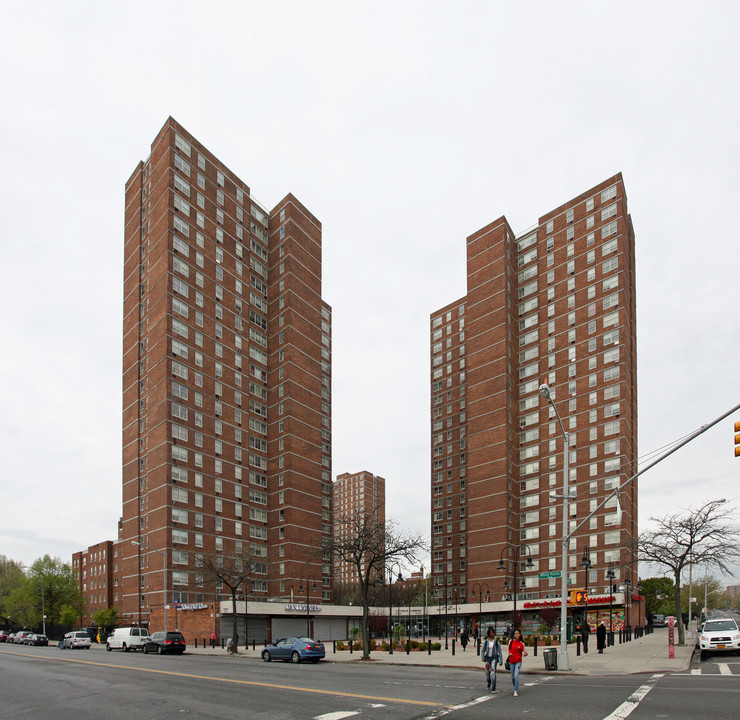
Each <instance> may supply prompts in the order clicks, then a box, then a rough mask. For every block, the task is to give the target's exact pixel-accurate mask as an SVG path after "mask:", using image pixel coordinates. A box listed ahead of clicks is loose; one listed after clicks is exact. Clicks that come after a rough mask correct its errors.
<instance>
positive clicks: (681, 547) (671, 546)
mask: <svg viewBox="0 0 740 720" xmlns="http://www.w3.org/2000/svg"><path fill="white" fill-rule="evenodd" d="M726 503H727V501H726V500H724V499H722V500H710V501H709V502H706V503H704V504H703V505H701V506H699V507H697V508H687V509H686V510H685V511H683V512H677V513H673V514H671V515H666V516H665V517H662V518H654V517H651V518H650V520H651V521H652V522H655V523H657V527H656V528H655V529H654V530H646V531H645V532H642V533H640V536H639V538H638V554H639V559H640V561H641V562H646V563H650V564H652V565H658V566H663V567H665V568H668V569H669V570H670V571H671V572H672V573H673V581H674V585H675V588H674V597H675V606H676V617H677V618H678V621H679V622H678V643H679V645H684V644H685V643H686V639H685V634H684V625H683V622H682V616H681V571H682V570H683V569H684V568H685V567H686V566H687V565H688V564H689V563H692V564H695V565H703V566H704V567H706V568H716V569H717V570H719V571H720V572H721V573H730V572H731V570H730V566H731V565H732V563H733V562H734V561H736V560H737V559H738V558H740V531H739V530H738V529H737V528H736V527H734V526H733V525H731V524H729V523H728V519H729V518H730V517H732V516H733V515H734V513H735V508H732V507H727V506H726ZM689 620H690V618H689Z"/></svg>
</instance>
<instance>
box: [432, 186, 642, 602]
mask: <svg viewBox="0 0 740 720" xmlns="http://www.w3.org/2000/svg"><path fill="white" fill-rule="evenodd" d="M467 288H468V291H467V294H466V295H465V297H463V298H461V299H459V300H456V301H455V302H452V303H450V304H449V305H447V306H445V307H443V308H441V309H439V310H437V311H436V312H434V313H432V314H431V324H430V345H431V378H430V383H431V411H432V418H431V423H432V427H431V437H432V458H431V463H432V483H431V493H432V510H431V512H432V518H431V529H432V533H431V537H432V561H433V565H432V578H433V584H434V587H435V594H436V595H437V597H440V598H441V597H444V595H445V587H447V591H448V593H451V589H454V588H455V586H457V591H458V592H459V594H460V596H461V598H467V600H468V601H469V602H470V601H472V602H478V601H479V600H480V599H481V595H483V596H485V597H490V599H491V600H494V599H495V600H498V601H500V600H501V599H502V597H504V596H505V594H506V593H507V592H509V593H510V592H511V588H512V583H513V574H514V573H513V565H512V562H514V561H515V560H516V561H517V562H518V563H519V565H518V566H517V570H518V571H519V572H518V573H517V585H518V586H519V588H520V589H519V594H518V599H519V600H538V599H540V600H541V599H545V598H554V597H559V596H560V582H561V581H560V580H559V579H557V578H556V577H549V578H548V577H545V578H540V574H541V573H543V574H547V573H551V572H553V571H558V570H560V571H562V570H563V568H562V567H561V565H562V562H561V559H560V558H561V550H562V543H561V538H562V536H563V524H562V523H563V518H562V512H563V511H562V501H561V500H560V499H556V498H551V497H550V493H553V492H560V491H561V489H562V487H563V451H564V448H563V433H562V431H561V429H560V426H559V424H558V422H557V418H556V417H555V415H554V413H553V411H552V410H551V408H550V407H549V406H548V403H547V402H546V400H544V399H542V398H541V397H540V395H539V393H538V388H539V386H540V384H542V383H547V384H548V385H549V387H550V388H551V392H552V397H553V401H554V403H555V405H556V406H557V408H558V411H559V413H560V415H561V417H562V419H563V423H564V425H565V428H566V431H567V432H568V433H569V444H570V448H569V461H570V484H571V486H572V487H574V488H575V492H576V499H575V501H573V502H571V503H570V519H569V531H570V530H572V529H573V528H575V526H576V525H577V524H578V523H579V522H580V521H581V520H583V519H584V518H586V517H587V516H588V515H589V513H590V512H591V511H592V510H594V509H595V508H596V507H597V506H598V505H599V503H600V502H601V501H602V500H604V499H605V498H606V497H607V496H608V495H609V494H610V493H611V492H612V491H613V489H614V488H615V487H617V486H618V485H619V484H621V482H623V481H624V480H626V479H627V478H628V477H629V476H630V475H631V474H632V473H633V472H634V471H635V470H636V460H637V364H636V304H635V256H634V233H633V228H632V222H631V219H630V215H629V213H628V210H627V197H626V195H625V190H624V184H623V181H622V176H621V174H618V175H615V176H614V177H611V178H609V179H608V180H606V181H604V182H603V183H601V184H599V185H597V186H596V187H594V188H592V189H591V190H588V191H587V192H585V193H583V194H582V195H579V196H578V197H575V198H573V199H572V200H569V201H568V202H566V203H565V204H563V205H561V206H560V207H557V208H555V209H554V210H552V211H550V212H548V213H546V214H545V215H543V216H542V217H541V218H540V220H539V222H538V223H537V226H536V227H534V228H533V229H530V230H528V231H527V232H525V233H523V234H521V235H519V236H516V235H515V234H514V232H512V230H511V228H510V226H509V224H508V222H507V221H506V218H504V217H502V218H500V219H498V220H496V221H494V222H492V223H491V224H490V225H488V226H486V227H484V228H482V229H481V230H479V231H478V232H476V233H474V234H473V235H471V236H470V237H468V239H467ZM620 504H621V508H622V510H623V515H622V519H621V523H620V522H619V518H618V514H617V512H616V499H614V498H612V499H611V500H610V501H609V502H608V503H607V504H606V506H605V507H604V508H603V509H602V510H600V511H599V512H597V513H596V515H595V516H594V517H592V518H591V519H590V520H589V521H588V522H587V523H586V525H585V526H584V527H583V528H582V529H581V530H580V531H579V532H578V533H577V534H576V536H575V537H573V538H572V539H571V540H570V542H569V543H568V567H567V573H568V576H569V579H570V587H572V588H578V587H584V586H586V585H588V586H589V587H590V588H591V590H592V591H593V592H599V593H605V592H607V591H608V589H609V585H610V583H609V579H608V578H607V577H606V573H607V571H608V570H609V569H610V568H611V569H612V570H613V572H614V573H615V575H616V582H617V583H619V582H623V581H624V580H627V579H630V580H631V581H632V582H635V583H636V581H637V573H636V570H637V567H636V557H635V555H634V549H633V541H634V539H635V538H636V536H637V483H636V482H633V483H632V484H631V486H629V487H628V488H627V489H626V491H625V492H623V493H622V494H621V497H620ZM586 548H588V550H586ZM585 553H590V560H591V564H592V569H591V570H590V571H587V570H584V569H582V567H581V561H582V558H583V556H584V554H585ZM529 554H531V559H532V562H533V567H532V568H527V567H526V563H527V560H528V558H527V557H526V556H527V555H529ZM501 559H503V561H504V566H505V571H503V572H502V571H499V570H498V569H497V568H498V565H499V562H500V560H501ZM586 572H589V575H588V578H587V577H586ZM521 582H523V585H524V587H523V588H522V586H521V584H520V583H521ZM519 607H520V608H521V607H522V605H521V604H520V605H519Z"/></svg>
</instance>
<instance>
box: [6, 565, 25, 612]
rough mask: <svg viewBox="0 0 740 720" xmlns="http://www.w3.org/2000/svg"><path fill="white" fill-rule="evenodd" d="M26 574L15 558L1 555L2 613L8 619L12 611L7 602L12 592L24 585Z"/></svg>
mask: <svg viewBox="0 0 740 720" xmlns="http://www.w3.org/2000/svg"><path fill="white" fill-rule="evenodd" d="M25 579H26V574H25V573H24V572H23V567H22V566H21V564H20V563H18V562H16V561H15V560H11V559H10V558H8V557H6V556H5V555H0V615H2V616H3V617H4V618H5V619H7V617H8V615H12V613H11V612H10V611H9V610H7V608H6V603H7V600H8V597H9V596H10V594H11V593H12V592H13V591H14V590H16V589H17V588H19V587H21V585H23V582H24V581H25Z"/></svg>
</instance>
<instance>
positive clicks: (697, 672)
mask: <svg viewBox="0 0 740 720" xmlns="http://www.w3.org/2000/svg"><path fill="white" fill-rule="evenodd" d="M691 674H692V675H701V668H694V669H693V670H692V671H691Z"/></svg>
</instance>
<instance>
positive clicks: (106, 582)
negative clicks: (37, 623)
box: [72, 540, 119, 625]
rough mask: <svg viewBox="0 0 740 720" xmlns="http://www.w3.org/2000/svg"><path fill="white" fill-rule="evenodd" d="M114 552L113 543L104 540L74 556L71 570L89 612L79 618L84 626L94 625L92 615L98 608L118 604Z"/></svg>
mask: <svg viewBox="0 0 740 720" xmlns="http://www.w3.org/2000/svg"><path fill="white" fill-rule="evenodd" d="M115 554H116V553H115V550H114V543H113V542H112V541H111V540H105V541H104V542H101V543H98V544H97V545H91V546H90V547H89V548H87V550H83V551H81V552H76V553H74V555H72V569H73V570H74V572H75V575H76V577H77V582H78V583H79V587H80V593H81V594H82V597H83V598H84V600H85V606H86V615H85V616H84V617H82V618H80V622H81V624H82V625H92V622H93V615H94V614H95V613H96V612H97V611H98V610H107V609H108V608H112V607H116V606H117V602H118V592H119V588H118V586H117V577H116V574H115V571H114V568H115V567H116V559H115Z"/></svg>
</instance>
